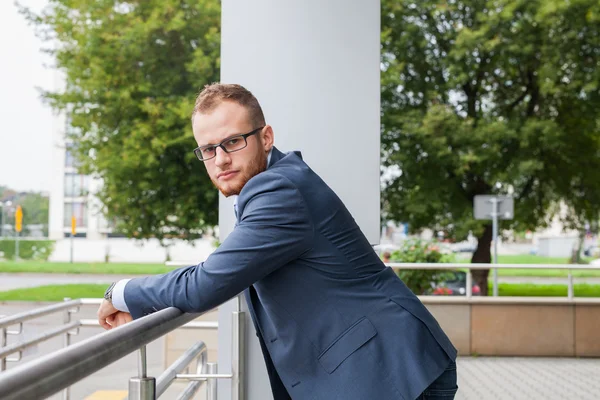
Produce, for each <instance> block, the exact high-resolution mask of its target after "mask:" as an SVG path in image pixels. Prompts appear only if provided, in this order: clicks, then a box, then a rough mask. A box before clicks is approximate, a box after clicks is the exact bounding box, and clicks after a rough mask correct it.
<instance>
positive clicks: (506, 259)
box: [459, 254, 600, 278]
mask: <svg viewBox="0 0 600 400" xmlns="http://www.w3.org/2000/svg"><path fill="white" fill-rule="evenodd" d="M469 257H470V256H469ZM584 260H586V261H588V262H589V261H591V259H587V258H586V259H584ZM568 261H569V260H568V259H567V258H564V257H542V256H537V255H534V254H520V255H514V256H507V255H499V256H498V263H499V264H562V265H564V264H567V263H568ZM459 262H466V263H468V262H470V258H469V259H465V258H462V259H459ZM571 272H572V274H573V276H574V277H580V278H592V277H600V269H594V270H572V271H571ZM568 275H569V272H568V271H567V270H564V269H546V268H545V269H526V268H523V269H499V270H498V276H533V277H560V278H566V277H567V276H568Z"/></svg>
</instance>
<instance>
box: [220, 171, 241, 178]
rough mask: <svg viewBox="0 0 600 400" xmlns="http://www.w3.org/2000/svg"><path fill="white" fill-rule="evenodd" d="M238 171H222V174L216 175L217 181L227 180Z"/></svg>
mask: <svg viewBox="0 0 600 400" xmlns="http://www.w3.org/2000/svg"><path fill="white" fill-rule="evenodd" d="M237 173H238V171H223V172H219V173H218V174H217V179H229V178H231V177H232V176H234V175H235V174H237Z"/></svg>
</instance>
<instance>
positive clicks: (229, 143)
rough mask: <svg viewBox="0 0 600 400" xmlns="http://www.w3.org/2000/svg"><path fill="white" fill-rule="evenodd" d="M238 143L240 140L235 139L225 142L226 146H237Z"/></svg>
mask: <svg viewBox="0 0 600 400" xmlns="http://www.w3.org/2000/svg"><path fill="white" fill-rule="evenodd" d="M239 141H240V138H235V139H231V140H229V141H227V145H228V146H235V145H236V144H238V143H239Z"/></svg>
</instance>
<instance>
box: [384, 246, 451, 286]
mask: <svg viewBox="0 0 600 400" xmlns="http://www.w3.org/2000/svg"><path fill="white" fill-rule="evenodd" d="M390 261H391V262H399V263H448V262H453V261H454V256H453V255H452V254H442V253H441V252H440V249H439V246H437V245H436V244H435V243H431V242H425V241H422V240H407V241H405V242H404V243H403V245H402V247H401V248H400V249H399V250H396V251H394V252H393V253H392V256H391V260H390ZM396 274H398V276H399V277H400V279H402V281H404V283H405V284H406V286H408V288H409V289H410V290H412V291H413V293H415V294H417V295H422V294H426V293H427V292H428V291H429V290H430V289H431V288H432V285H434V284H436V283H439V282H443V281H445V280H447V279H448V277H449V275H450V274H449V272H448V271H444V270H431V269H401V270H396Z"/></svg>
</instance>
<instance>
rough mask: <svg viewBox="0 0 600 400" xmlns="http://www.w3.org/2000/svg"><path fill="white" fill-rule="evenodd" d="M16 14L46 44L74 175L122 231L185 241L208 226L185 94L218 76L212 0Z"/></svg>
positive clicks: (93, 3)
mask: <svg viewBox="0 0 600 400" xmlns="http://www.w3.org/2000/svg"><path fill="white" fill-rule="evenodd" d="M21 11H22V12H23V13H24V14H25V15H26V17H27V18H28V19H29V21H31V22H32V23H33V24H34V25H35V26H36V28H37V32H38V34H39V35H40V36H41V37H42V38H44V39H46V40H48V41H49V43H50V44H51V46H50V47H51V49H50V50H48V51H49V52H51V53H52V54H53V56H54V58H55V60H56V67H57V68H58V70H59V71H61V73H62V74H63V76H64V78H65V85H64V89H61V90H57V91H49V92H45V93H44V96H45V98H46V99H47V100H48V101H49V103H50V105H51V106H52V107H53V108H54V109H55V110H58V111H61V112H63V113H65V115H66V116H67V120H68V127H67V131H68V132H67V135H68V139H69V140H70V141H72V143H73V144H74V148H75V151H76V156H77V158H78V161H79V163H80V164H81V167H80V170H81V171H82V172H83V173H87V174H93V175H95V176H97V177H99V178H101V179H102V181H103V186H102V188H101V189H100V191H99V192H98V193H97V195H98V197H99V198H100V200H101V202H102V203H103V205H104V210H103V211H104V212H105V214H106V215H107V217H108V218H109V219H111V220H116V221H117V223H118V230H119V231H120V232H122V233H124V234H126V235H127V236H129V237H137V238H149V237H156V238H159V239H163V238H165V237H182V238H185V239H193V238H195V237H197V236H198V235H199V234H201V233H202V232H203V230H204V229H205V228H207V227H211V226H214V225H215V224H216V222H217V203H218V196H217V191H216V189H214V188H213V187H212V185H211V183H210V180H209V179H208V177H207V174H206V173H205V171H204V167H203V166H202V164H201V163H200V162H198V161H197V159H195V157H194V155H193V153H192V150H193V148H194V147H195V146H196V145H195V143H194V139H193V136H192V133H191V124H190V122H189V121H190V115H191V111H192V109H193V103H194V100H195V95H196V94H197V93H198V92H199V90H200V89H201V88H202V87H203V85H205V84H207V83H211V82H214V81H217V80H218V78H219V62H220V61H219V54H220V2H219V1H217V0H193V1H191V0H132V1H127V2H124V1H118V0H50V1H49V5H48V7H47V8H46V9H45V10H44V11H43V12H42V13H41V14H40V15H35V14H33V13H32V12H30V11H29V10H27V9H25V8H21Z"/></svg>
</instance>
